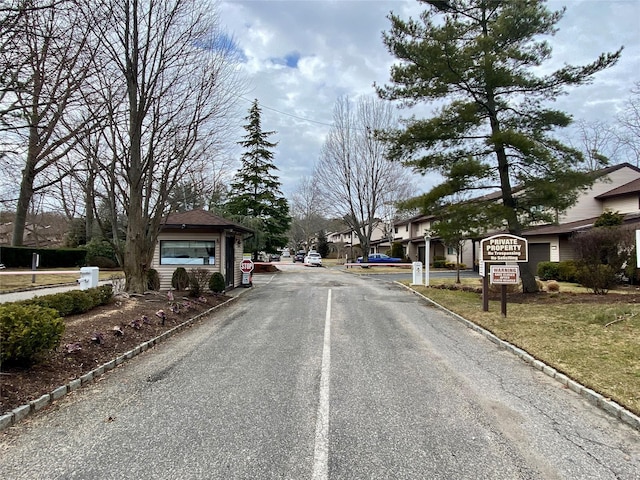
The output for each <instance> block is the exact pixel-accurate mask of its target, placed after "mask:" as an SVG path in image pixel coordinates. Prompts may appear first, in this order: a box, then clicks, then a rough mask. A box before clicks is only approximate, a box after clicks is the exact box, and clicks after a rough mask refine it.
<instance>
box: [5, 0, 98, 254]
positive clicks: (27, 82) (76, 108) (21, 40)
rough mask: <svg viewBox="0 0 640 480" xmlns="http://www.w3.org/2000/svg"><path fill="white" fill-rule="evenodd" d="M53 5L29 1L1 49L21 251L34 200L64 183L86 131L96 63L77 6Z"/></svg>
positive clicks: (15, 234) (17, 238)
mask: <svg viewBox="0 0 640 480" xmlns="http://www.w3.org/2000/svg"><path fill="white" fill-rule="evenodd" d="M25 5H26V4H25ZM51 5H52V4H51V2H50V1H47V2H36V1H34V2H29V4H28V6H29V8H28V9H25V10H22V11H21V14H20V15H19V16H18V17H17V18H16V20H15V23H14V28H15V29H16V33H15V34H13V35H10V36H9V37H8V38H7V39H5V41H4V44H3V45H2V50H1V51H0V55H1V58H0V63H1V65H2V67H1V68H2V69H3V71H4V73H5V77H4V80H5V82H4V85H3V87H4V89H5V90H4V92H3V96H2V102H3V105H4V109H3V124H4V125H3V126H4V132H5V142H7V144H5V146H4V150H5V151H4V152H3V153H4V154H5V158H6V159H7V162H6V164H5V166H8V167H9V168H12V169H14V171H18V172H21V175H20V178H19V185H20V186H19V192H18V196H17V206H16V217H15V222H14V229H13V238H12V243H13V245H22V242H23V236H24V229H25V222H26V218H27V213H28V212H29V208H30V205H31V201H32V198H33V196H34V194H35V193H37V192H38V191H45V190H46V189H48V188H49V187H51V185H53V184H54V183H56V182H58V181H60V178H61V177H60V176H52V167H53V166H54V165H56V164H57V162H58V161H59V160H60V159H61V158H63V157H65V156H66V155H67V154H68V152H69V151H70V149H71V148H72V147H73V145H74V143H75V139H76V138H78V133H79V132H81V131H83V130H84V129H85V128H86V118H85V117H83V115H82V111H81V108H80V105H81V102H82V96H81V95H80V91H81V88H82V87H83V85H84V83H85V79H86V77H87V75H88V73H89V71H90V68H89V65H90V59H91V57H92V53H91V52H90V51H88V49H87V46H88V45H87V38H88V32H89V30H90V29H89V25H87V22H86V21H85V19H84V18H83V16H82V14H81V12H80V11H79V10H78V8H77V4H76V2H72V1H59V2H56V4H55V6H51ZM47 7H50V8H47ZM17 57H19V58H20V59H21V61H16V58H17ZM47 171H48V176H47V177H45V176H44V173H45V172H47ZM58 172H59V173H60V174H61V176H65V175H67V174H68V171H60V170H58Z"/></svg>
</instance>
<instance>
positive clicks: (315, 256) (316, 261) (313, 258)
mask: <svg viewBox="0 0 640 480" xmlns="http://www.w3.org/2000/svg"><path fill="white" fill-rule="evenodd" d="M304 263H305V264H307V265H311V266H312V267H314V266H315V267H321V266H322V257H321V256H320V254H319V253H318V252H309V255H307V256H306V257H305V258H304Z"/></svg>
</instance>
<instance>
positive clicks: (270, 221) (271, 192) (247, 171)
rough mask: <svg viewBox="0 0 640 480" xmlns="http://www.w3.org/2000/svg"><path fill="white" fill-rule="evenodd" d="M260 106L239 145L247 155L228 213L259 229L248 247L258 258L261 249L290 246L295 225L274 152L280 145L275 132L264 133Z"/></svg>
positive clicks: (233, 187)
mask: <svg viewBox="0 0 640 480" xmlns="http://www.w3.org/2000/svg"><path fill="white" fill-rule="evenodd" d="M260 114H261V111H260V107H259V106H258V100H254V102H253V105H252V106H251V108H250V109H249V115H248V116H247V117H245V120H247V122H248V123H247V124H246V125H245V126H244V128H245V130H246V131H247V134H246V135H245V136H244V137H243V139H244V140H242V141H241V142H238V144H239V145H241V146H242V147H243V148H244V150H245V152H244V153H243V154H242V158H241V162H242V167H241V168H240V170H239V171H238V172H237V173H236V175H235V177H234V179H233V181H232V183H231V191H230V192H229V199H228V201H227V204H226V210H227V212H228V213H229V214H231V215H233V216H234V217H235V218H237V219H238V220H240V221H241V222H243V223H246V224H247V225H248V226H249V227H251V228H253V229H254V230H256V234H255V236H254V238H253V239H250V240H249V242H248V247H249V248H250V249H251V251H252V252H253V256H254V260H257V259H258V252H260V251H261V250H264V251H266V252H267V253H275V252H276V250H277V249H278V248H279V247H284V246H285V245H286V244H287V236H286V233H287V230H288V229H289V224H290V223H291V217H290V216H289V205H288V203H287V200H286V199H285V198H284V196H283V194H282V192H281V191H280V181H279V179H278V177H277V176H276V175H275V173H274V172H276V171H277V170H278V169H277V168H276V166H275V164H274V163H273V151H272V149H273V148H275V147H276V145H277V143H271V142H269V140H268V137H269V136H270V135H273V134H274V133H275V132H265V131H263V130H262V126H261V122H260Z"/></svg>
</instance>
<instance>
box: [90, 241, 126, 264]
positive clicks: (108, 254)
mask: <svg viewBox="0 0 640 480" xmlns="http://www.w3.org/2000/svg"><path fill="white" fill-rule="evenodd" d="M84 248H85V249H86V250H87V265H91V266H95V267H100V268H115V267H117V266H118V260H117V259H116V251H115V249H114V248H113V245H111V243H109V242H107V241H106V240H103V239H93V240H91V241H90V242H89V243H87V244H86V245H85V246H84Z"/></svg>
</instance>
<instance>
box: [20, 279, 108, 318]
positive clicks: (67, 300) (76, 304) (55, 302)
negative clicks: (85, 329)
mask: <svg viewBox="0 0 640 480" xmlns="http://www.w3.org/2000/svg"><path fill="white" fill-rule="evenodd" d="M112 296H113V288H112V287H111V285H102V286H100V287H96V288H90V289H88V290H71V291H68V292H62V293H55V294H53V295H44V296H42V297H35V298H31V299H29V300H22V301H20V302H16V304H20V305H26V306H30V305H34V306H39V307H45V308H52V309H54V310H56V311H57V312H58V314H59V315H60V316H61V317H66V316H68V315H74V314H78V313H84V312H88V311H89V310H91V309H92V308H95V307H99V306H100V305H106V304H107V303H109V300H111V297H112Z"/></svg>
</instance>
